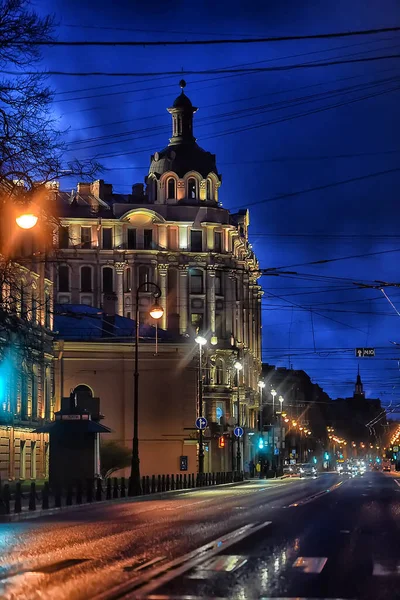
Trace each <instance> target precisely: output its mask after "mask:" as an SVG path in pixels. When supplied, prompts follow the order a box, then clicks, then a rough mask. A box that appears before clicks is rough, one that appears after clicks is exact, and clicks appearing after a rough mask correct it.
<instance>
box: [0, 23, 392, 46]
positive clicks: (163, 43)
mask: <svg viewBox="0 0 400 600" xmlns="http://www.w3.org/2000/svg"><path fill="white" fill-rule="evenodd" d="M397 31H400V26H394V27H381V28H379V29H378V28H377V29H359V30H352V31H334V32H331V33H314V34H308V35H307V34H306V35H286V36H271V37H258V38H235V39H213V40H164V41H159V40H157V41H104V40H99V41H87V40H82V41H79V40H61V41H59V40H54V41H48V40H38V41H36V40H28V41H26V40H24V41H21V42H18V41H16V42H13V43H11V44H10V45H11V46H22V45H24V46H25V45H28V46H50V47H54V46H128V47H129V46H139V47H146V46H202V45H206V46H209V45H220V44H265V43H275V42H290V41H301V40H323V39H334V38H343V37H354V36H361V35H379V34H382V33H393V32H397Z"/></svg>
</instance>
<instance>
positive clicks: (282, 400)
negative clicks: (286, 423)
mask: <svg viewBox="0 0 400 600" xmlns="http://www.w3.org/2000/svg"><path fill="white" fill-rule="evenodd" d="M279 402H280V403H281V414H282V404H283V402H284V399H283V396H279Z"/></svg>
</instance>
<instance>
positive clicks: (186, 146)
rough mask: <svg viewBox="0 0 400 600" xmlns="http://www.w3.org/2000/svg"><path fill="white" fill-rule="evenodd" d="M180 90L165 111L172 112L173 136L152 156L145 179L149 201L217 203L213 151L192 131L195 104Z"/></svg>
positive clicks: (216, 176) (216, 177)
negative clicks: (197, 139) (197, 141)
mask: <svg viewBox="0 0 400 600" xmlns="http://www.w3.org/2000/svg"><path fill="white" fill-rule="evenodd" d="M179 85H180V87H181V90H182V91H181V93H180V94H179V96H178V97H177V98H176V99H175V101H174V103H173V104H172V106H171V107H170V108H168V112H169V113H170V115H171V116H172V137H171V138H170V142H169V144H168V146H167V147H166V148H164V149H163V150H161V151H160V152H156V153H155V154H154V155H153V156H152V157H151V164H150V169H149V175H148V177H147V179H146V183H147V194H148V197H149V201H150V202H151V203H154V204H186V205H187V204H189V205H204V204H205V205H209V206H218V188H219V186H220V185H221V176H220V175H219V173H218V171H217V165H216V160H215V154H211V152H207V151H206V150H203V149H202V148H200V146H199V145H198V144H197V143H196V138H195V137H194V135H193V115H194V113H195V112H197V108H196V107H195V106H193V104H192V102H191V101H190V99H189V98H188V97H187V96H186V94H185V92H184V88H185V86H186V82H185V81H184V80H182V81H180V83H179Z"/></svg>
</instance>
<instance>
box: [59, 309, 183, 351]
mask: <svg viewBox="0 0 400 600" xmlns="http://www.w3.org/2000/svg"><path fill="white" fill-rule="evenodd" d="M54 331H55V337H56V338H58V339H63V340H66V341H91V340H93V341H107V342H112V341H116V342H120V341H127V340H126V339H125V340H124V339H123V338H133V336H134V335H135V332H136V327H135V321H133V320H132V319H128V318H127V317H121V316H119V315H114V316H110V315H107V314H106V313H105V312H104V311H103V310H101V309H100V308H95V307H93V306H87V305H85V304H56V305H55V307H54ZM139 335H140V337H141V338H142V340H143V341H146V340H147V341H155V339H156V335H157V339H158V341H160V342H163V341H182V342H183V341H185V338H184V337H183V336H177V335H174V334H172V333H170V332H167V331H164V330H163V329H160V328H157V330H156V328H155V327H153V326H151V325H140V326H139Z"/></svg>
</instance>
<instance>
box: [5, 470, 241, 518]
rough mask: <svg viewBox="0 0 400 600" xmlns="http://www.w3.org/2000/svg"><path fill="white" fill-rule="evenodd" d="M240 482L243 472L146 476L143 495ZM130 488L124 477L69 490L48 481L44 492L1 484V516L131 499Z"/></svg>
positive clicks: (33, 485) (91, 481)
mask: <svg viewBox="0 0 400 600" xmlns="http://www.w3.org/2000/svg"><path fill="white" fill-rule="evenodd" d="M238 481H243V473H240V472H228V473H225V472H222V473H204V474H200V473H197V474H194V473H188V474H187V473H184V474H182V473H180V474H178V475H157V476H156V475H152V476H151V477H149V476H143V477H142V479H141V484H142V485H141V494H140V495H141V496H148V495H151V494H160V493H162V492H169V491H173V490H185V489H195V488H203V487H208V486H215V485H223V484H226V483H234V482H238ZM128 489H129V480H128V479H125V478H124V477H121V478H118V477H113V478H108V479H105V480H102V479H88V480H86V481H84V482H82V481H80V480H78V481H76V482H75V484H74V485H72V484H70V485H68V486H66V487H65V488H61V487H59V488H55V487H53V488H52V487H50V485H49V483H48V482H45V483H44V485H43V487H42V489H40V490H38V489H37V486H36V483H35V482H34V481H33V482H32V483H31V484H30V489H29V491H27V492H23V491H22V486H21V483H20V482H17V483H16V484H15V489H14V490H11V487H10V484H8V483H6V484H5V485H1V483H0V515H1V514H3V515H8V514H10V513H11V512H13V513H21V512H26V511H35V510H48V509H51V508H63V507H65V506H74V505H80V504H91V503H93V502H101V501H104V500H113V499H117V498H127V497H128Z"/></svg>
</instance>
